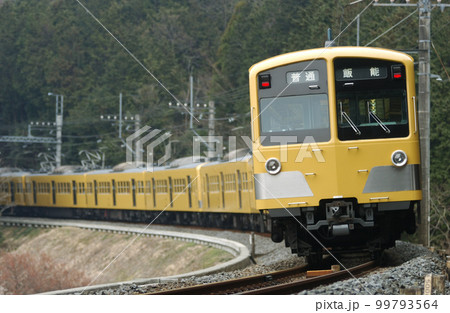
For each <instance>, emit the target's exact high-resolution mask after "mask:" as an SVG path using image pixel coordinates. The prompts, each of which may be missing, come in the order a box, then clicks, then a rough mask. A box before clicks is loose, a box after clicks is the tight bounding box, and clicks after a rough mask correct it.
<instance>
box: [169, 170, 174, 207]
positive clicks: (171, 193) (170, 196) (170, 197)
mask: <svg viewBox="0 0 450 313" xmlns="http://www.w3.org/2000/svg"><path fill="white" fill-rule="evenodd" d="M169 201H170V207H171V208H173V188H172V177H169Z"/></svg>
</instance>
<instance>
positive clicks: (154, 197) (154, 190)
mask: <svg viewBox="0 0 450 313" xmlns="http://www.w3.org/2000/svg"><path fill="white" fill-rule="evenodd" d="M152 188H153V190H152V191H153V208H155V209H156V187H155V179H154V178H152Z"/></svg>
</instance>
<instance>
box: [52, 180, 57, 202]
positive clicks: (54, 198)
mask: <svg viewBox="0 0 450 313" xmlns="http://www.w3.org/2000/svg"><path fill="white" fill-rule="evenodd" d="M52 201H53V204H56V186H55V181H54V180H52Z"/></svg>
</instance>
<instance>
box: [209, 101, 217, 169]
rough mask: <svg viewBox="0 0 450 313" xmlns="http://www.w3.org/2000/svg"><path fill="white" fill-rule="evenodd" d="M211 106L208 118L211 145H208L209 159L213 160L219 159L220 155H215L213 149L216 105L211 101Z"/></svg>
mask: <svg viewBox="0 0 450 313" xmlns="http://www.w3.org/2000/svg"><path fill="white" fill-rule="evenodd" d="M208 106H209V116H208V138H209V139H208V141H209V145H208V159H209V160H211V159H213V158H216V157H218V155H216V153H215V149H211V148H213V147H211V143H212V141H213V140H212V139H213V138H214V127H215V120H214V119H215V111H216V110H215V107H214V106H215V103H214V101H209V103H208Z"/></svg>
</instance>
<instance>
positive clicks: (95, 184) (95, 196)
mask: <svg viewBox="0 0 450 313" xmlns="http://www.w3.org/2000/svg"><path fill="white" fill-rule="evenodd" d="M94 199H95V205H96V206H97V205H98V198H97V181H96V180H94Z"/></svg>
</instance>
